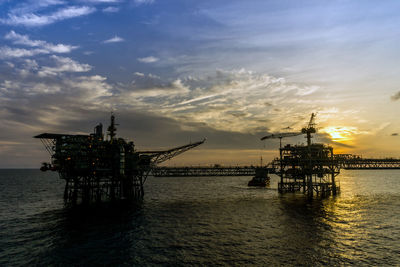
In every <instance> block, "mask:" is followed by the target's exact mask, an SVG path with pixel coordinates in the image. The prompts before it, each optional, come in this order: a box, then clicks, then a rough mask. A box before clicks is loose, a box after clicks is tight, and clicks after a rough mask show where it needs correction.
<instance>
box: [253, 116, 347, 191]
mask: <svg viewBox="0 0 400 267" xmlns="http://www.w3.org/2000/svg"><path fill="white" fill-rule="evenodd" d="M314 120H315V114H314V113H312V114H311V119H310V121H309V123H308V125H307V126H306V127H304V128H302V129H301V131H299V132H286V133H276V134H270V135H267V136H264V137H262V138H261V140H265V139H272V138H279V140H280V146H279V158H277V159H275V160H274V161H273V162H272V165H273V167H274V169H276V173H277V174H278V175H279V176H280V182H279V183H278V191H279V192H280V193H287V192H297V191H303V192H304V193H305V194H307V195H308V196H309V197H312V196H313V194H314V193H316V194H317V195H322V196H324V195H330V194H332V195H336V194H337V193H338V192H339V190H340V187H339V186H337V184H336V181H335V177H336V176H337V175H338V174H339V173H340V164H341V162H342V161H340V160H338V157H337V156H336V155H334V154H333V148H332V147H331V146H328V145H324V144H317V143H312V142H311V138H312V137H313V136H312V134H315V133H316V132H317V129H316V124H315V122H314ZM301 134H305V135H306V138H307V145H290V144H287V145H285V146H284V147H282V138H285V137H292V136H298V135H301Z"/></svg>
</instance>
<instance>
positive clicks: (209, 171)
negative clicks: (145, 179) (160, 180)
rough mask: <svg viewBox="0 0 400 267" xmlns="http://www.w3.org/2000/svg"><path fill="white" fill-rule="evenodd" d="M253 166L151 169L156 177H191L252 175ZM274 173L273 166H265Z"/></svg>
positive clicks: (253, 172)
mask: <svg viewBox="0 0 400 267" xmlns="http://www.w3.org/2000/svg"><path fill="white" fill-rule="evenodd" d="M256 168H257V167H255V166H228V167H226V166H214V167H204V166H203V167H157V168H154V169H153V170H152V172H153V175H154V176H156V177H191V176H254V175H255V173H256ZM267 169H268V172H269V173H274V172H275V169H274V168H267Z"/></svg>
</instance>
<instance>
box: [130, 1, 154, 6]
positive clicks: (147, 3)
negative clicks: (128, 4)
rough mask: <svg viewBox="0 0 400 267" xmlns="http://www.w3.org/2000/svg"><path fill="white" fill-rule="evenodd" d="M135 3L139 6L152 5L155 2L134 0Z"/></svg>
mask: <svg viewBox="0 0 400 267" xmlns="http://www.w3.org/2000/svg"><path fill="white" fill-rule="evenodd" d="M133 3H134V4H135V5H137V6H139V5H151V4H153V3H154V0H133Z"/></svg>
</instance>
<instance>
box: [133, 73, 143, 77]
mask: <svg viewBox="0 0 400 267" xmlns="http://www.w3.org/2000/svg"><path fill="white" fill-rule="evenodd" d="M133 75H136V76H139V77H144V73H141V72H135V73H133Z"/></svg>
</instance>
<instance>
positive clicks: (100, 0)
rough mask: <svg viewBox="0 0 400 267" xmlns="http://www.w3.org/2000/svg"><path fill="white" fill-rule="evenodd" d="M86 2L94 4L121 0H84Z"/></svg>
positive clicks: (119, 0)
mask: <svg viewBox="0 0 400 267" xmlns="http://www.w3.org/2000/svg"><path fill="white" fill-rule="evenodd" d="M84 1H85V2H89V3H94V4H104V3H119V2H121V0H84Z"/></svg>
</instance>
